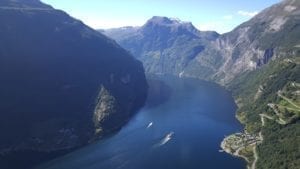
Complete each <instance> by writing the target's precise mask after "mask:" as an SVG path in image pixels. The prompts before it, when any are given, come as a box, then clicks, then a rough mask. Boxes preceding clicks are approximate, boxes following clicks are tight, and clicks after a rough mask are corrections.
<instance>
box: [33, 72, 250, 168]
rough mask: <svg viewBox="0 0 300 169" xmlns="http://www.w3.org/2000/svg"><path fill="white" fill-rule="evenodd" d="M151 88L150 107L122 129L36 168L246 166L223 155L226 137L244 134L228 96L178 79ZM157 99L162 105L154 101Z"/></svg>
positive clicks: (200, 83)
mask: <svg viewBox="0 0 300 169" xmlns="http://www.w3.org/2000/svg"><path fill="white" fill-rule="evenodd" d="M157 80H161V81H160V82H159V83H158V81H157ZM150 88H152V89H151V90H150V91H151V93H150V98H151V99H149V100H148V103H147V105H151V106H145V108H143V109H142V110H140V111H139V112H138V113H137V115H136V116H135V117H134V118H133V119H132V120H130V121H129V122H128V124H127V125H126V126H124V127H123V129H122V130H121V131H119V132H118V133H116V134H114V135H112V136H110V137H109V138H106V139H104V140H101V141H99V142H97V143H95V144H92V145H89V146H87V147H84V148H82V149H80V150H78V151H75V152H73V153H71V154H68V155H66V156H63V157H61V158H58V159H55V160H53V161H50V162H48V163H46V164H43V165H41V166H39V167H37V168H40V169H220V168H234V169H239V168H244V166H245V165H244V162H243V161H242V160H241V159H237V158H234V157H232V156H230V155H228V154H226V153H221V152H219V150H220V142H221V141H222V139H223V138H224V136H225V135H228V134H230V133H233V132H236V131H239V130H241V126H240V125H239V123H238V121H237V120H236V119H235V110H236V105H235V103H234V100H233V98H232V97H231V95H230V93H228V92H227V91H226V90H224V89H223V88H221V87H219V86H218V85H215V84H212V83H208V82H204V81H199V80H195V79H182V78H175V77H163V78H162V77H161V78H159V79H156V80H155V81H154V83H150ZM162 98H163V99H162ZM157 101H159V102H160V103H161V104H155V103H153V104H152V103H151V102H157Z"/></svg>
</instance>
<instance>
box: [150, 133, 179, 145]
mask: <svg viewBox="0 0 300 169" xmlns="http://www.w3.org/2000/svg"><path fill="white" fill-rule="evenodd" d="M173 135H174V132H170V133H169V134H167V135H166V136H165V137H164V138H163V139H162V140H161V141H160V142H159V143H158V144H155V145H154V147H160V146H163V145H165V144H167V143H168V142H169V141H170V140H171V139H172V136H173Z"/></svg>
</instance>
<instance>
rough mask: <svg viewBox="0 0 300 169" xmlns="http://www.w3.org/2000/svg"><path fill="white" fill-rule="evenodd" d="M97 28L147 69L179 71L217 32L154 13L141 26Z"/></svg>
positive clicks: (162, 72) (169, 71) (161, 72)
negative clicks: (200, 29) (200, 28)
mask: <svg viewBox="0 0 300 169" xmlns="http://www.w3.org/2000/svg"><path fill="white" fill-rule="evenodd" d="M100 32H102V33H104V34H106V35H107V36H109V37H111V38H113V39H115V40H116V41H117V42H118V43H119V44H120V45H121V46H122V47H124V48H125V49H127V50H129V51H130V52H131V53H132V54H133V55H134V56H135V57H136V58H137V59H139V60H141V61H142V62H143V64H144V67H145V70H146V72H148V73H154V74H176V75H178V74H180V73H181V72H182V71H183V70H184V69H185V67H186V66H187V65H188V64H189V63H190V62H192V61H193V60H194V59H195V57H196V56H197V54H198V53H200V52H201V51H203V50H204V49H205V48H206V46H207V44H208V43H209V42H210V41H213V40H215V39H216V38H217V37H218V36H219V35H218V34H217V33H216V32H201V31H198V30H197V29H196V28H195V27H194V26H193V25H192V23H190V22H182V21H180V20H178V19H171V18H167V17H158V16H154V17H153V18H151V19H150V20H148V21H147V23H146V24H144V25H143V26H142V27H123V28H116V29H109V30H100Z"/></svg>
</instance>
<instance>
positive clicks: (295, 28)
mask: <svg viewBox="0 0 300 169" xmlns="http://www.w3.org/2000/svg"><path fill="white" fill-rule="evenodd" d="M299 22H300V2H299V1H296V0H285V1H282V2H281V3H279V4H276V5H273V6H271V7H269V8H267V9H265V10H264V11H262V12H261V13H259V14H258V15H256V16H255V17H253V18H252V19H251V20H249V21H247V22H245V23H243V24H241V25H240V26H238V27H237V28H235V29H234V30H233V31H231V32H229V33H226V34H223V35H221V36H220V37H219V38H218V39H217V40H216V41H214V42H212V43H211V44H210V46H209V47H207V48H206V50H205V51H203V52H201V53H199V55H198V56H197V57H196V59H195V60H196V61H197V62H194V63H191V64H190V65H189V66H188V68H187V69H188V70H189V71H187V72H188V73H187V74H188V75H190V76H194V75H195V74H197V73H195V72H201V71H202V70H203V68H204V69H206V68H208V69H209V70H210V74H206V75H205V76H206V77H205V78H207V77H209V78H210V79H212V80H214V81H217V82H219V83H221V84H227V83H229V82H230V81H232V80H233V79H234V78H236V77H238V76H239V75H241V74H243V73H244V72H247V71H252V70H255V69H257V68H260V67H261V66H262V65H265V64H266V63H268V62H269V61H270V60H272V59H276V58H279V57H287V56H293V55H295V54H297V53H298V52H299V50H300V48H299V44H300V41H299V39H300V27H299ZM196 76H197V75H196ZM200 76H202V75H200ZM202 77H203V76H202Z"/></svg>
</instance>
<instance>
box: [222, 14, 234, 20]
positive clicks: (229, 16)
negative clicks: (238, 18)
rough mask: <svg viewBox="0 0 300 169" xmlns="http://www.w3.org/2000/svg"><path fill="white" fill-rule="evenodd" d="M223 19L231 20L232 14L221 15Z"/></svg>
mask: <svg viewBox="0 0 300 169" xmlns="http://www.w3.org/2000/svg"><path fill="white" fill-rule="evenodd" d="M222 18H223V19H224V20H232V19H233V16H232V15H225V16H223V17H222Z"/></svg>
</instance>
